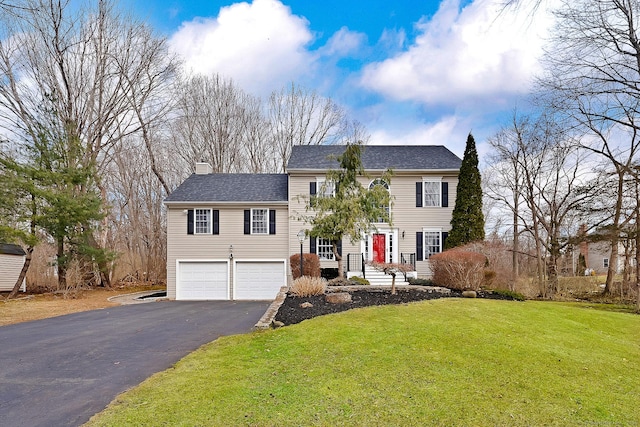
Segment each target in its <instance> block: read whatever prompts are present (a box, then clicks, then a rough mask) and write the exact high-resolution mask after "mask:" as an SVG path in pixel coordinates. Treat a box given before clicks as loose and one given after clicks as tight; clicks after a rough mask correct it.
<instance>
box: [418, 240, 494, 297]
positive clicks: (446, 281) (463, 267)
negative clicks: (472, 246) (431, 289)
mask: <svg viewBox="0 0 640 427" xmlns="http://www.w3.org/2000/svg"><path fill="white" fill-rule="evenodd" d="M486 261H487V258H486V257H485V256H484V255H482V254H479V253H477V252H469V251H465V250H460V249H451V250H448V251H445V252H442V253H439V254H435V255H432V256H431V257H430V258H429V262H430V263H431V270H432V272H433V279H432V280H433V283H435V284H436V285H439V286H444V287H446V288H450V289H456V290H461V291H462V290H467V289H470V290H474V291H477V290H478V289H480V286H481V285H482V283H483V281H484V266H485V263H486Z"/></svg>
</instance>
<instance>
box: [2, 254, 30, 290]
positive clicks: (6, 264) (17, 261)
mask: <svg viewBox="0 0 640 427" xmlns="http://www.w3.org/2000/svg"><path fill="white" fill-rule="evenodd" d="M24 260H25V257H24V256H20V255H8V254H0V291H11V290H13V286H14V285H15V284H16V280H18V277H19V276H20V272H21V271H22V266H23V265H24ZM20 290H21V291H24V290H25V284H24V282H23V284H22V286H21V288H20Z"/></svg>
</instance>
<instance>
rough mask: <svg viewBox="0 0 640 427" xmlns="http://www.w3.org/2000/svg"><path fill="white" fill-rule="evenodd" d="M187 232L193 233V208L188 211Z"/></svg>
mask: <svg viewBox="0 0 640 427" xmlns="http://www.w3.org/2000/svg"><path fill="white" fill-rule="evenodd" d="M187 234H193V209H189V210H188V211H187Z"/></svg>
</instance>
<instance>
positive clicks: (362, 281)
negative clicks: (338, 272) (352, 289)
mask: <svg viewBox="0 0 640 427" xmlns="http://www.w3.org/2000/svg"><path fill="white" fill-rule="evenodd" d="M349 280H350V281H351V282H353V284H354V285H370V284H371V283H370V282H369V281H368V280H367V279H364V278H362V277H360V276H353V277H351V278H350V279H349Z"/></svg>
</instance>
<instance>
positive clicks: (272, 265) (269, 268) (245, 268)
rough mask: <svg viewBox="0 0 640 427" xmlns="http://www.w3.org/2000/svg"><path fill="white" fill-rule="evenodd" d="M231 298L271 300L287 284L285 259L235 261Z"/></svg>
mask: <svg viewBox="0 0 640 427" xmlns="http://www.w3.org/2000/svg"><path fill="white" fill-rule="evenodd" d="M234 278H235V279H234V286H233V289H234V292H233V299H237V300H271V299H274V298H275V297H276V295H277V294H278V291H279V290H280V288H281V287H282V286H285V285H286V284H287V272H286V261H285V260H276V261H273V260H265V261H255V260H247V261H236V262H235V263H234Z"/></svg>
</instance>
